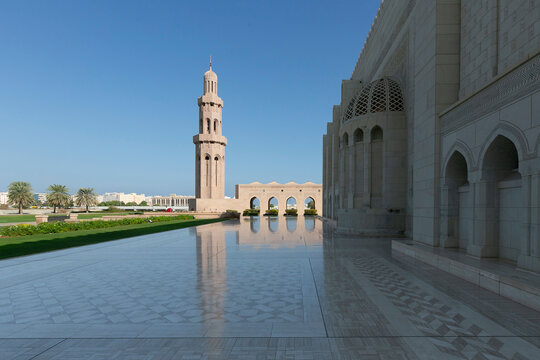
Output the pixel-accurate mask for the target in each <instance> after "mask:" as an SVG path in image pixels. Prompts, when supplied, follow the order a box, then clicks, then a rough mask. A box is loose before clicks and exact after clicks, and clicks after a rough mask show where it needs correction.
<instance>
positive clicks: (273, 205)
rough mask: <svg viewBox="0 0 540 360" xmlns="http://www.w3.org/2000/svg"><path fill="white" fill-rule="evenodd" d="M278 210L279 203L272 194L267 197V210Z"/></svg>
mask: <svg viewBox="0 0 540 360" xmlns="http://www.w3.org/2000/svg"><path fill="white" fill-rule="evenodd" d="M272 209H275V210H278V209H279V203H278V200H277V199H276V198H275V197H274V196H272V197H271V198H270V199H268V210H272Z"/></svg>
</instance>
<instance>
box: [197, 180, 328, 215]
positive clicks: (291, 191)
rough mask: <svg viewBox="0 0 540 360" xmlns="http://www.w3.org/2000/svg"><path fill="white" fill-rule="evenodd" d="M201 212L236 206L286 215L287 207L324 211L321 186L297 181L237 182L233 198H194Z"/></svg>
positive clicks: (239, 208) (239, 209)
mask: <svg viewBox="0 0 540 360" xmlns="http://www.w3.org/2000/svg"><path fill="white" fill-rule="evenodd" d="M193 200H194V202H195V203H196V204H197V209H199V210H198V211H224V210H226V209H233V210H237V211H239V212H242V211H243V210H245V209H260V210H261V213H262V214H264V212H265V211H266V210H268V209H271V208H273V209H277V210H278V213H279V214H280V215H281V214H284V213H285V210H286V209H287V208H295V209H297V210H298V214H303V213H304V209H308V208H309V209H315V210H318V212H319V213H320V212H321V210H322V185H320V184H314V183H312V182H306V183H304V184H297V183H295V182H289V183H286V184H280V183H277V182H275V181H273V182H271V183H268V184H262V183H260V182H257V181H255V182H253V183H250V184H238V185H236V196H235V198H233V199H222V200H218V199H193Z"/></svg>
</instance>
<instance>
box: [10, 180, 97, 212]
mask: <svg viewBox="0 0 540 360" xmlns="http://www.w3.org/2000/svg"><path fill="white" fill-rule="evenodd" d="M47 191H48V194H47V205H49V206H52V207H53V213H56V209H57V208H61V207H69V206H70V205H71V202H72V199H71V195H70V194H69V189H68V188H67V186H65V185H59V184H53V185H50V186H49V187H48V188H47ZM34 201H35V200H34V192H33V190H32V185H30V183H28V182H24V181H14V182H12V183H11V184H9V186H8V202H9V203H10V204H11V205H17V206H18V207H19V214H22V213H23V207H26V206H31V205H33V204H34ZM75 204H77V206H84V207H85V208H86V212H88V207H90V206H95V205H97V194H96V193H95V192H94V189H93V188H79V190H77V192H76V193H75Z"/></svg>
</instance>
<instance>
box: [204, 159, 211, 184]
mask: <svg viewBox="0 0 540 360" xmlns="http://www.w3.org/2000/svg"><path fill="white" fill-rule="evenodd" d="M204 160H206V161H205V163H206V164H205V165H206V166H205V168H206V174H205V177H204V179H205V183H206V186H209V185H210V165H211V164H210V155H206V156H205V157H204Z"/></svg>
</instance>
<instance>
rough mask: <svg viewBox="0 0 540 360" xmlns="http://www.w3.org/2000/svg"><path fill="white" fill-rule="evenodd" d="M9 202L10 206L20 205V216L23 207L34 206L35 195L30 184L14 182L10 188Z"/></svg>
mask: <svg viewBox="0 0 540 360" xmlns="http://www.w3.org/2000/svg"><path fill="white" fill-rule="evenodd" d="M8 201H9V203H10V204H17V205H19V214H22V210H23V206H29V205H32V203H33V202H34V194H33V193H32V186H31V185H30V183H27V182H24V181H14V182H12V183H11V184H9V186H8Z"/></svg>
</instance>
